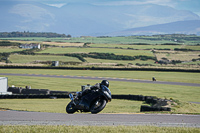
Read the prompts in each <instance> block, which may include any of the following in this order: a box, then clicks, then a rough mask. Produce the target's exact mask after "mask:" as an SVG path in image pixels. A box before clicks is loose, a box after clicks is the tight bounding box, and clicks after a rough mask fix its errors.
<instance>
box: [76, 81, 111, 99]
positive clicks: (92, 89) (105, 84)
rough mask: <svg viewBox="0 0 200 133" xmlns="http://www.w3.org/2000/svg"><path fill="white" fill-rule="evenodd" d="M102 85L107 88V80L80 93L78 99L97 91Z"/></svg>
mask: <svg viewBox="0 0 200 133" xmlns="http://www.w3.org/2000/svg"><path fill="white" fill-rule="evenodd" d="M102 85H104V86H106V87H109V82H108V81H107V80H102V81H101V83H96V84H95V85H93V86H91V87H90V89H86V90H84V91H83V92H81V93H78V98H80V97H81V96H84V95H86V94H88V93H90V92H92V91H94V90H98V89H100V88H101V87H102Z"/></svg>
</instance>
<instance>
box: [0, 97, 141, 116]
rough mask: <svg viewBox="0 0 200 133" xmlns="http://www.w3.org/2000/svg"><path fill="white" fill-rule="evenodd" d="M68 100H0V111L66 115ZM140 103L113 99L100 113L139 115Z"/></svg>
mask: <svg viewBox="0 0 200 133" xmlns="http://www.w3.org/2000/svg"><path fill="white" fill-rule="evenodd" d="M69 102H70V99H69V98H67V99H1V100H0V109H10V110H23V111H36V112H51V113H66V106H67V104H68V103H69ZM141 104H142V102H141V101H130V100H117V99H113V100H112V101H111V102H109V103H107V105H106V107H105V108H104V110H103V111H101V112H100V113H139V112H140V106H141Z"/></svg>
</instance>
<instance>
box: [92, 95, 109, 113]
mask: <svg viewBox="0 0 200 133" xmlns="http://www.w3.org/2000/svg"><path fill="white" fill-rule="evenodd" d="M105 106H106V100H105V99H97V100H96V101H94V103H93V104H92V106H91V108H90V112H91V113H92V114H97V113H99V112H100V111H102V110H103V109H104V108H105Z"/></svg>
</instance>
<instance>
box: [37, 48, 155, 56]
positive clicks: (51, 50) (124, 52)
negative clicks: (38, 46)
mask: <svg viewBox="0 0 200 133" xmlns="http://www.w3.org/2000/svg"><path fill="white" fill-rule="evenodd" d="M90 52H97V53H114V54H116V55H129V56H136V55H145V56H153V53H152V52H151V51H147V50H140V51H138V50H122V49H108V48H58V47H54V48H47V49H45V50H43V51H40V52H38V53H54V54H64V53H90Z"/></svg>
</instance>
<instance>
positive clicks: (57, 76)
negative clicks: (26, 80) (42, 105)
mask: <svg viewBox="0 0 200 133" xmlns="http://www.w3.org/2000/svg"><path fill="white" fill-rule="evenodd" d="M0 75H9V76H34V77H49V78H71V79H89V80H103V79H106V80H110V81H121V82H137V83H150V84H168V85H181V86H195V87H200V84H196V83H183V82H167V81H154V82H153V81H151V80H138V79H126V78H110V77H89V76H69V75H44V74H13V73H0Z"/></svg>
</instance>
